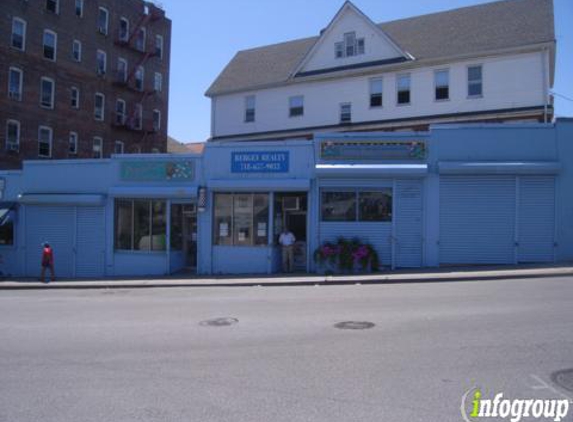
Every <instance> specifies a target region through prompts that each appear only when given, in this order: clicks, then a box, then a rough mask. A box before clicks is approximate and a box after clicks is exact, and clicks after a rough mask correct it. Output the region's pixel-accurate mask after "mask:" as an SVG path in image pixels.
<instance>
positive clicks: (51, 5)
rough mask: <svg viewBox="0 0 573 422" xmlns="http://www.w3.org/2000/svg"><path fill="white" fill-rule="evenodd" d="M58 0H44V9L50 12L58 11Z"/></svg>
mask: <svg viewBox="0 0 573 422" xmlns="http://www.w3.org/2000/svg"><path fill="white" fill-rule="evenodd" d="M59 3H60V2H59V0H46V10H47V11H48V12H52V13H59V12H60V4H59Z"/></svg>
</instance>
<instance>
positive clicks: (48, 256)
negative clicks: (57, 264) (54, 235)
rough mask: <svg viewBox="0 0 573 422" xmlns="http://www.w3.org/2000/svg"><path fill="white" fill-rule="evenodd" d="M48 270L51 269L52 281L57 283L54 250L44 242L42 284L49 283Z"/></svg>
mask: <svg viewBox="0 0 573 422" xmlns="http://www.w3.org/2000/svg"><path fill="white" fill-rule="evenodd" d="M46 268H49V269H50V278H51V280H52V281H55V280H56V275H55V272H54V250H53V249H52V247H51V246H50V244H49V243H48V242H44V244H43V245H42V274H41V275H40V280H41V281H42V283H47V281H46Z"/></svg>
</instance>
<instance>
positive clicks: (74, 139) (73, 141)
mask: <svg viewBox="0 0 573 422" xmlns="http://www.w3.org/2000/svg"><path fill="white" fill-rule="evenodd" d="M72 145H73V146H74V150H73V151H72V149H71V146H72ZM68 154H69V155H78V133H77V132H73V131H72V132H70V134H69V135H68Z"/></svg>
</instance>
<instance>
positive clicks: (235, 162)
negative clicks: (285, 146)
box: [231, 151, 289, 173]
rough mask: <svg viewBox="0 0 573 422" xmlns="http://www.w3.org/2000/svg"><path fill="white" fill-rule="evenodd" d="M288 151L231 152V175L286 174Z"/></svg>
mask: <svg viewBox="0 0 573 422" xmlns="http://www.w3.org/2000/svg"><path fill="white" fill-rule="evenodd" d="M288 171H289V152H288V151H257V152H250V151H249V152H233V153H232V154H231V172H232V173H287V172H288Z"/></svg>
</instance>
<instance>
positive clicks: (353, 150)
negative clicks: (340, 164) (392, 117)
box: [320, 140, 426, 161]
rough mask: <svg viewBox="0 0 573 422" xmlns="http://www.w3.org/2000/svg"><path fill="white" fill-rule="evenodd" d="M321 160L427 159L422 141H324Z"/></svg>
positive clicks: (321, 147)
mask: <svg viewBox="0 0 573 422" xmlns="http://www.w3.org/2000/svg"><path fill="white" fill-rule="evenodd" d="M320 158H322V159H323V160H328V161H375V160H399V161H420V160H425V159H426V143H425V142H422V141H376V140H372V141H370V140H364V141H338V140H337V141H322V142H321V144H320Z"/></svg>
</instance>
